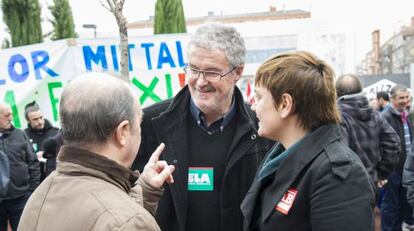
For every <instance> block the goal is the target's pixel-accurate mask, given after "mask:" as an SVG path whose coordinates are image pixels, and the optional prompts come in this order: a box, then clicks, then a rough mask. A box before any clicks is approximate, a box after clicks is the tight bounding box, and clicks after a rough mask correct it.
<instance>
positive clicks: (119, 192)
mask: <svg viewBox="0 0 414 231" xmlns="http://www.w3.org/2000/svg"><path fill="white" fill-rule="evenodd" d="M138 99H139V97H138V95H137V94H136V93H135V92H134V91H133V89H132V87H131V85H130V84H128V83H126V82H125V81H123V80H121V79H120V78H117V77H113V76H109V75H106V74H103V73H87V74H83V75H81V76H79V77H77V78H75V79H74V80H72V81H71V82H70V83H69V84H68V85H67V86H66V87H65V88H64V90H63V92H62V96H61V99H60V109H59V111H60V112H59V114H60V119H61V126H62V134H63V139H64V145H63V146H62V147H61V150H60V153H59V156H58V163H57V169H56V171H54V172H53V173H52V174H51V175H49V176H48V177H47V178H46V179H45V180H44V181H43V182H42V184H40V186H39V187H38V188H37V189H36V190H35V191H34V193H33V195H32V196H31V197H30V199H29V201H28V202H27V204H26V207H25V208H24V211H23V214H22V218H21V220H20V224H19V230H20V231H32V230H42V231H49V230H50V231H56V230H68V229H70V230H99V231H106V230H107V231H109V230H125V231H127V230H128V231H129V230H160V229H159V227H158V225H157V223H156V221H155V219H154V217H153V214H154V213H155V210H156V207H157V202H158V199H159V197H160V196H161V194H162V185H163V184H164V181H167V182H169V183H172V182H173V179H172V176H171V173H172V172H173V171H174V166H172V165H168V164H167V163H166V162H165V161H159V160H158V158H159V155H160V154H161V152H162V151H163V149H164V144H161V145H159V147H158V148H157V150H155V152H154V153H153V154H152V155H151V157H150V159H149V161H148V163H147V164H146V166H145V168H144V171H143V172H142V174H141V175H139V173H134V172H132V171H131V170H130V169H129V168H130V166H131V164H132V162H133V160H134V159H135V156H136V154H137V152H138V148H139V146H140V141H141V129H140V123H141V117H142V111H141V107H140V105H139V102H138Z"/></svg>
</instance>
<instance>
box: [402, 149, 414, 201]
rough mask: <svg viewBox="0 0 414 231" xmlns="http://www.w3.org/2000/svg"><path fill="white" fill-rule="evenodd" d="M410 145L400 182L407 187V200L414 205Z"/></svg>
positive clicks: (412, 162)
mask: <svg viewBox="0 0 414 231" xmlns="http://www.w3.org/2000/svg"><path fill="white" fill-rule="evenodd" d="M411 147H412V148H411V153H410V154H409V155H407V158H406V159H405V164H404V171H403V177H402V183H403V186H404V187H406V188H407V202H408V203H409V204H410V205H411V206H412V207H414V155H413V151H414V150H413V148H414V146H413V145H411Z"/></svg>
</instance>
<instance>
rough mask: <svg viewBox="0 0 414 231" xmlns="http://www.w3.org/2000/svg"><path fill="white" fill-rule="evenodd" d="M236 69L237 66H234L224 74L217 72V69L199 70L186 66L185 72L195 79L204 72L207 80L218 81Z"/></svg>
mask: <svg viewBox="0 0 414 231" xmlns="http://www.w3.org/2000/svg"><path fill="white" fill-rule="evenodd" d="M235 69H236V67H233V68H231V69H230V70H229V71H227V72H225V73H223V74H222V73H219V72H215V71H202V70H197V69H195V68H193V67H191V66H186V67H184V72H185V74H186V75H188V77H190V78H194V79H197V78H198V77H200V74H201V73H203V76H204V79H206V80H207V81H210V82H217V81H220V79H221V78H223V77H224V76H226V75H228V74H230V73H231V72H232V71H234V70H235Z"/></svg>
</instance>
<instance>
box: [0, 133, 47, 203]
mask: <svg viewBox="0 0 414 231" xmlns="http://www.w3.org/2000/svg"><path fill="white" fill-rule="evenodd" d="M0 151H3V152H4V153H6V155H7V157H8V158H9V163H10V183H9V189H8V191H7V194H6V196H5V197H4V198H2V199H13V198H17V197H20V196H22V195H24V194H25V193H27V192H28V191H33V190H35V189H36V187H37V186H38V185H39V181H40V171H39V162H38V160H37V157H36V155H35V154H34V152H33V148H32V146H31V145H30V141H29V138H28V137H27V135H26V133H24V132H23V131H22V130H20V129H17V128H14V127H12V128H11V129H9V130H8V131H6V132H4V133H3V135H2V136H1V137H0Z"/></svg>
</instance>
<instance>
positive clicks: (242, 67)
mask: <svg viewBox="0 0 414 231" xmlns="http://www.w3.org/2000/svg"><path fill="white" fill-rule="evenodd" d="M243 70H244V65H241V66H239V67H237V68H236V70H234V71H235V72H236V75H237V76H236V78H234V83H237V81H239V79H240V78H241V76H242V74H243Z"/></svg>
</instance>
